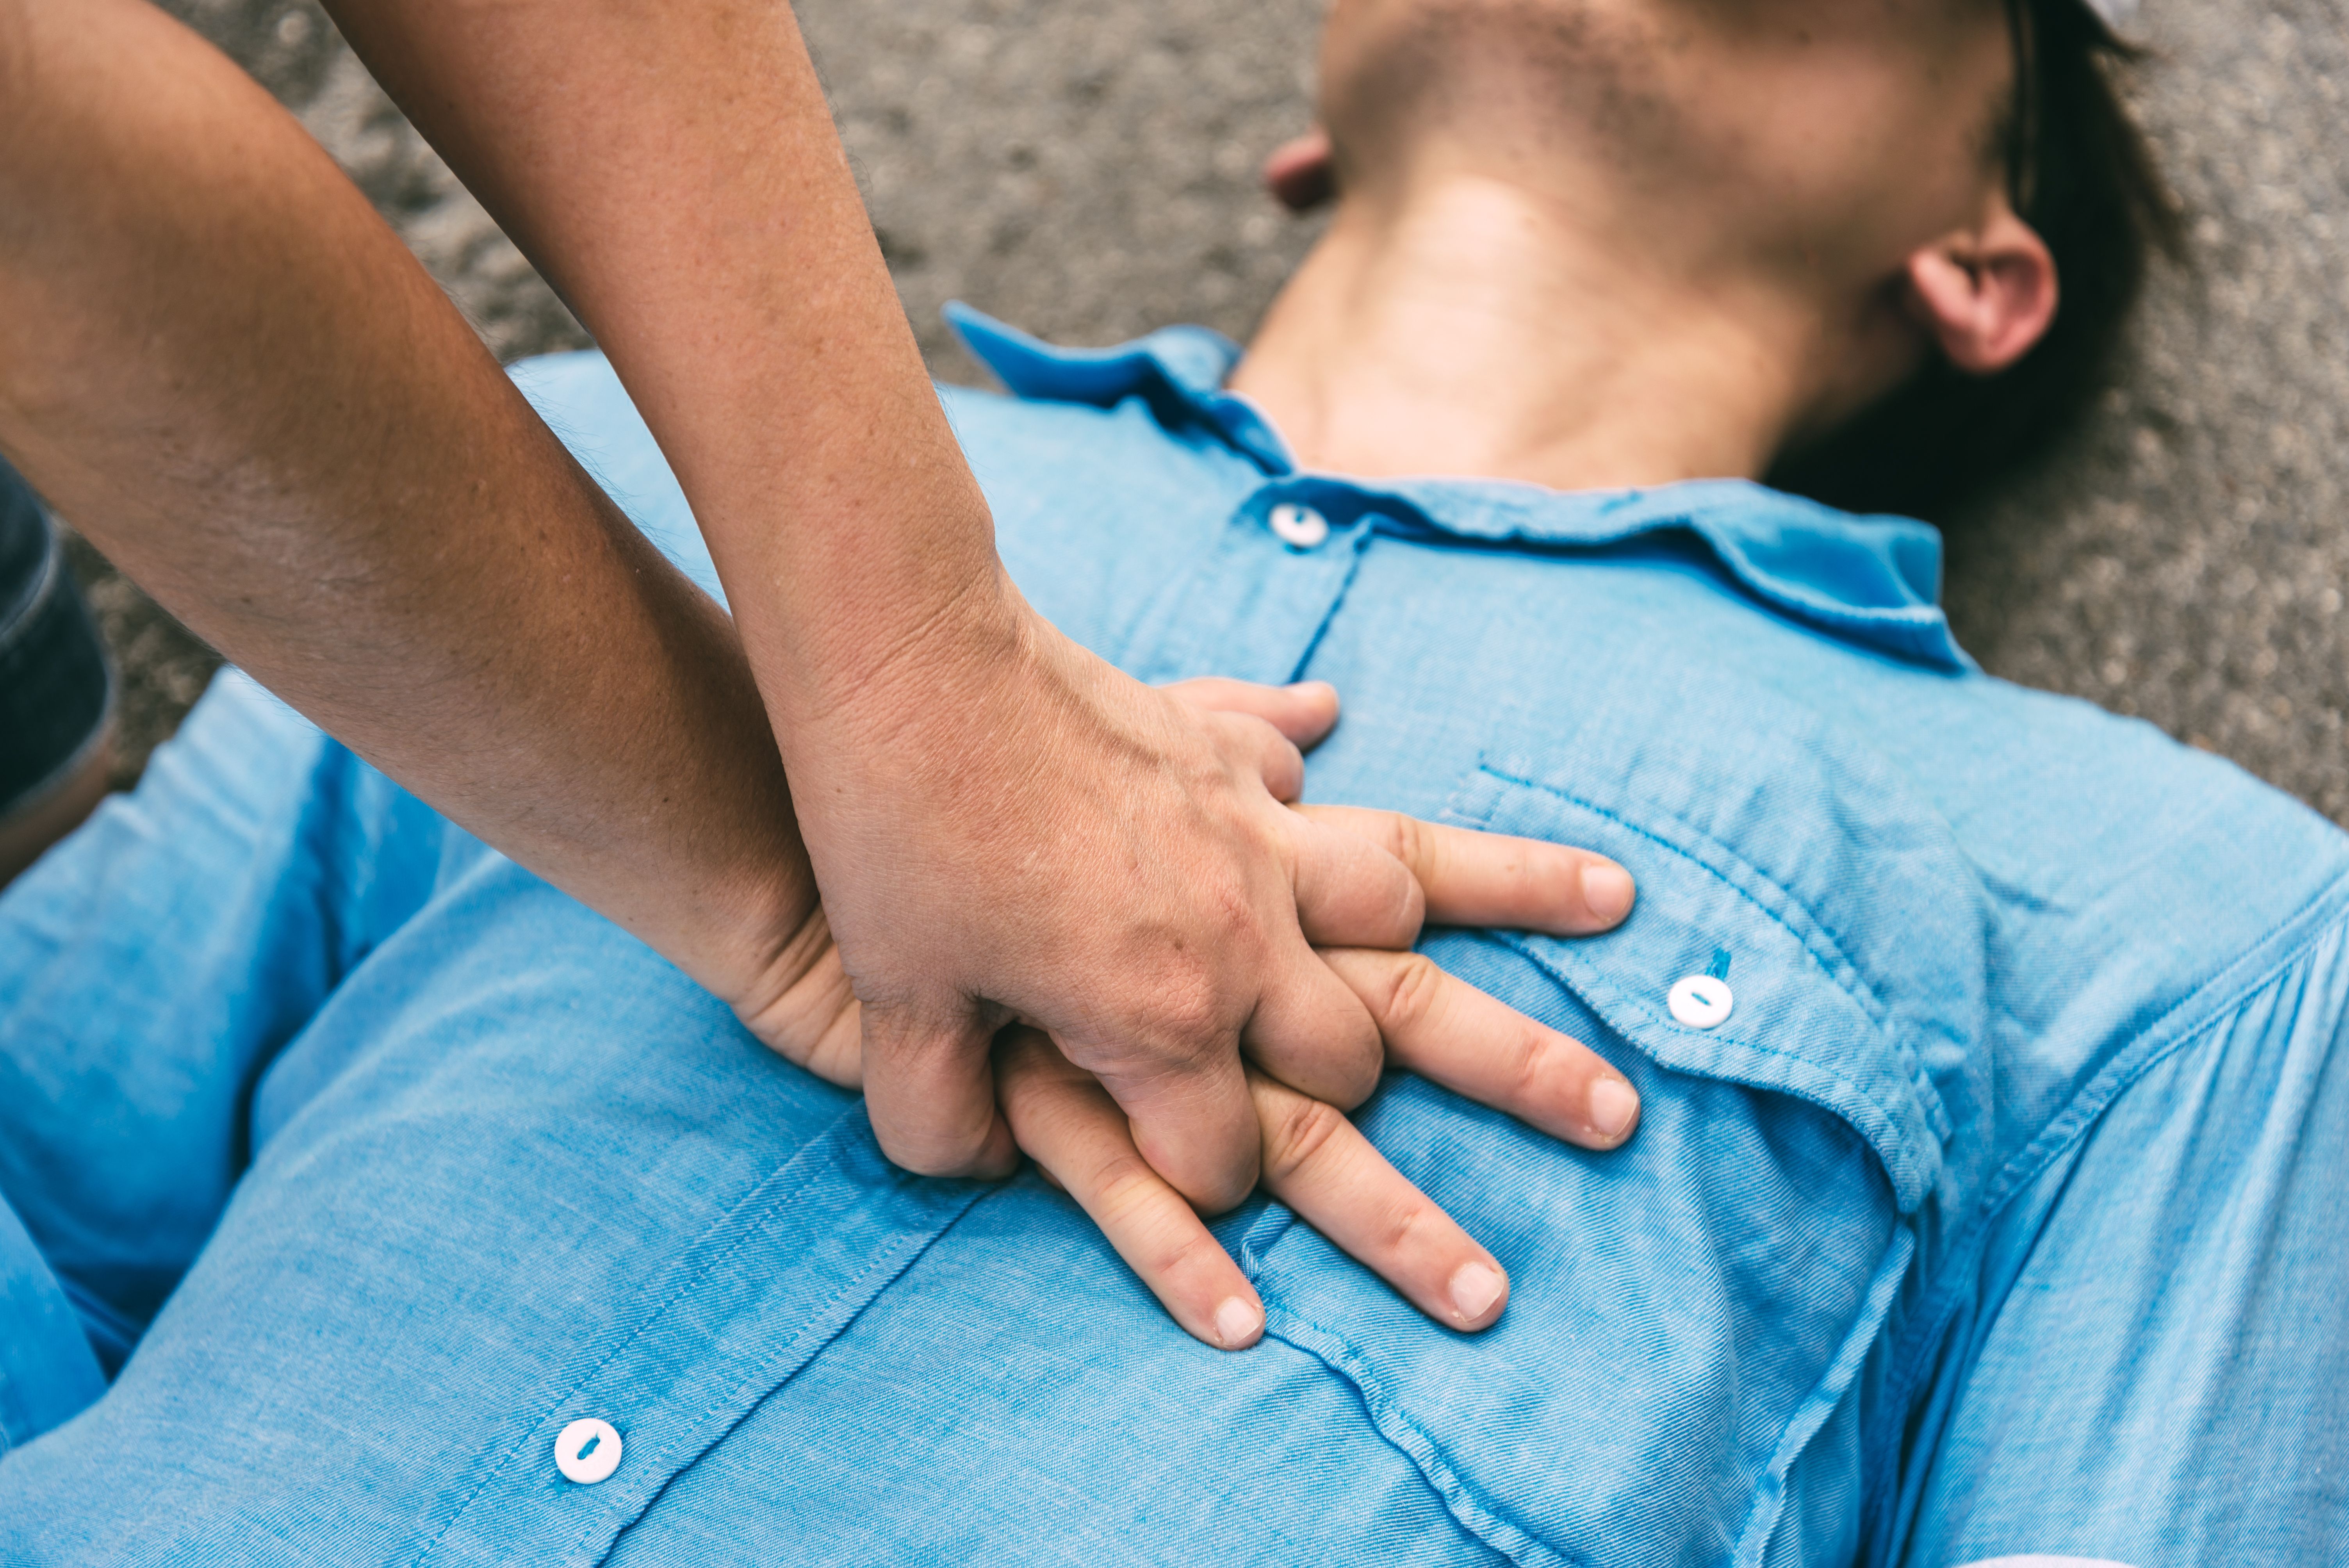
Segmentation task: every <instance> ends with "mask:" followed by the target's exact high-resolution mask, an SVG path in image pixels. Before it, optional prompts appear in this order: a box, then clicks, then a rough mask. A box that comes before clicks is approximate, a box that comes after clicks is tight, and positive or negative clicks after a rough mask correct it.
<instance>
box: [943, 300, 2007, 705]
mask: <svg viewBox="0 0 2349 1568" xmlns="http://www.w3.org/2000/svg"><path fill="white" fill-rule="evenodd" d="M946 316H947V325H950V326H951V327H953V328H954V330H955V331H956V333H957V334H958V335H960V336H961V338H962V340H963V342H964V344H965V345H966V346H968V348H969V349H970V351H971V353H972V354H974V355H976V356H978V359H979V360H980V362H981V363H983V364H984V365H986V366H987V367H988V369H989V370H991V371H993V372H994V373H995V375H996V376H997V377H998V378H999V379H1000V380H1001V381H1002V383H1003V385H1004V386H1005V387H1007V388H1009V390H1010V391H1011V392H1012V394H1013V395H1014V396H1016V397H1023V398H1029V399H1032V400H1037V401H1043V402H1059V403H1089V404H1092V405H1094V406H1096V407H1112V406H1114V405H1115V404H1117V403H1119V402H1122V401H1123V400H1124V399H1125V398H1127V397H1140V398H1142V399H1143V402H1144V403H1145V404H1147V405H1148V406H1149V407H1150V409H1151V412H1152V413H1153V414H1154V416H1156V418H1158V420H1159V422H1160V423H1161V424H1162V425H1164V426H1166V427H1168V428H1180V427H1183V426H1186V425H1187V426H1195V427H1202V428H1206V430H1208V431H1210V432H1212V433H1213V434H1214V435H1215V436H1216V437H1217V438H1220V439H1221V440H1223V441H1224V442H1225V443H1226V444H1227V445H1228V446H1229V447H1230V448H1231V449H1233V450H1234V451H1236V452H1237V453H1239V454H1240V455H1241V456H1243V457H1245V458H1247V459H1248V460H1249V461H1250V462H1252V463H1254V464H1255V465H1256V466H1257V468H1258V469H1261V470H1263V472H1264V474H1265V475H1266V477H1267V479H1268V480H1269V481H1270V482H1269V483H1268V484H1267V485H1266V486H1265V487H1264V488H1263V489H1262V490H1259V492H1258V493H1257V497H1256V498H1254V500H1252V501H1251V503H1250V504H1251V505H1252V506H1256V507H1259V508H1266V509H1268V508H1269V507H1271V506H1273V505H1277V504H1279V503H1281V502H1284V501H1290V502H1296V503H1299V504H1302V505H1308V506H1311V507H1313V508H1315V509H1316V510H1318V511H1321V512H1322V513H1323V514H1324V515H1325V516H1327V517H1328V519H1329V521H1330V522H1331V523H1332V524H1335V525H1343V524H1345V523H1347V522H1349V521H1352V520H1353V519H1355V518H1358V517H1360V516H1361V514H1363V513H1365V512H1369V511H1377V512H1380V513H1381V514H1382V515H1384V516H1386V517H1389V518H1391V519H1392V520H1393V521H1395V522H1396V523H1397V524H1398V525H1400V526H1401V527H1402V528H1404V529H1406V530H1409V531H1425V532H1426V533H1429V534H1432V535H1444V536H1449V537H1452V538H1455V539H1461V540H1468V541H1474V542H1478V543H1484V544H1503V545H1506V544H1520V545H1525V546H1528V547H1534V548H1540V547H1551V548H1556V547H1561V546H1576V545H1578V546H1583V547H1586V548H1588V547H1593V546H1600V545H1608V544H1616V543H1620V542H1624V541H1626V540H1630V539H1635V538H1638V537H1639V536H1640V535H1642V534H1649V533H1657V532H1661V531H1666V530H1671V529H1683V530H1686V531H1690V532H1692V533H1694V534H1695V535H1696V536H1697V537H1698V538H1700V539H1702V541H1703V542H1705V543H1706V545H1707V546H1709V547H1710V548H1711V549H1712V551H1713V554H1714V555H1715V556H1717V557H1718V558H1719V559H1720V561H1721V563H1722V565H1723V567H1724V568H1726V569H1727V570H1728V572H1729V573H1730V574H1731V575H1732V576H1733V577H1734V578H1736V579H1737V581H1738V582H1739V583H1742V584H1744V587H1745V588H1746V589H1747V590H1748V591H1749V592H1751V593H1754V595H1755V596H1756V597H1757V598H1759V599H1761V600H1762V601H1764V603H1768V604H1769V605H1771V606H1772V607H1774V608H1775V609H1776V610H1778V611H1779V612H1780V613H1781V614H1785V615H1787V616H1789V617H1790V618H1792V619H1794V620H1797V621H1800V622H1802V623H1803V624H1806V625H1808V626H1812V627H1815V628H1816V629H1817V630H1819V631H1823V632H1826V633H1828V634H1831V635H1834V636H1836V637H1838V638H1841V639H1843V640H1845V641H1847V642H1851V643H1856V644H1858V645H1862V646H1865V647H1868V648H1872V649H1875V650H1877V651H1878V652H1880V653H1886V654H1890V655H1893V656H1895V657H1897V658H1902V659H1907V660H1910V661H1913V662H1915V663H1919V664H1923V665H1932V666H1935V667H1938V668H1941V669H1946V670H1966V669H1971V668H1973V667H1974V664H1973V661H1972V660H1971V659H1970V658H1968V657H1967V656H1966V655H1965V653H1964V651H1963V650H1962V649H1961V648H1960V647H1959V646H1958V645H1957V640H1956V638H1955V637H1954V636H1952V635H1951V632H1950V624H1949V619H1948V617H1947V616H1945V615H1944V614H1942V612H1941V607H1940V587H1941V536H1940V533H1939V532H1938V531H1935V530H1934V529H1933V528H1931V527H1930V525H1928V524H1926V523H1922V522H1918V521H1913V520H1911V519H1909V518H1901V517H1855V516H1853V515H1851V514H1850V513H1847V512H1841V511H1835V510H1834V509H1833V508H1831V507H1825V506H1821V505H1819V504H1817V503H1816V502H1815V501H1808V500H1802V499H1801V498H1799V497H1796V496H1790V495H1785V494H1783V493H1781V492H1779V491H1777V490H1769V489H1767V488H1765V487H1764V486H1761V485H1757V484H1754V483H1752V482H1750V481H1748V480H1692V481H1690V482H1687V483H1682V484H1672V485H1663V486H1660V487H1658V488H1656V489H1653V490H1574V491H1564V490H1547V489H1544V488H1543V487H1541V486H1539V485H1532V484H1524V483H1519V482H1516V481H1513V480H1449V479H1412V480H1381V481H1379V482H1377V483H1375V484H1371V483H1364V482H1359V481H1355V480H1347V479H1344V478H1341V477H1340V476H1337V475H1332V474H1315V473H1309V472H1307V471H1304V470H1302V469H1299V467H1298V465H1297V461H1296V459H1295V457H1294V455H1293V454H1291V452H1290V451H1289V449H1288V442H1286V441H1284V440H1283V439H1282V438H1281V436H1280V432H1279V431H1278V429H1276V428H1274V427H1273V424H1272V422H1271V421H1270V420H1269V419H1268V418H1265V416H1264V415H1263V413H1262V412H1261V411H1260V410H1258V409H1257V407H1256V406H1255V405H1254V404H1252V403H1250V402H1249V401H1248V400H1247V398H1245V397H1240V396H1238V395H1237V394H1236V393H1231V392H1226V390H1224V380H1225V377H1227V376H1228V375H1229V374H1230V373H1231V368H1232V366H1234V365H1235V364H1237V362H1238V360H1239V356H1240V351H1239V347H1238V346H1237V344H1235V343H1233V342H1232V340H1231V339H1229V338H1227V337H1226V336H1224V335H1222V334H1221V333H1217V332H1211V331H1209V330H1208V329H1207V328H1206V327H1202V326H1170V327H1165V328H1162V329H1161V330H1159V331H1157V332H1154V333H1151V334H1150V335H1148V336H1146V337H1138V338H1135V339H1134V340H1133V342H1131V343H1125V344H1121V345H1119V346H1116V347H1114V348H1056V347H1054V346H1051V345H1050V344H1048V343H1045V342H1042V341H1041V340H1040V339H1038V338H1035V337H1032V336H1030V335H1028V334H1027V333H1024V332H1021V331H1019V330H1018V329H1017V328H1015V327H1011V326H1007V325H1004V324H1003V323H1001V322H999V321H997V320H995V319H994V318H993V317H991V316H988V315H983V314H982V313H980V312H978V311H976V310H973V309H971V308H970V307H969V306H968V305H966V304H961V303H960V302H957V303H955V304H949V305H947V310H946Z"/></svg>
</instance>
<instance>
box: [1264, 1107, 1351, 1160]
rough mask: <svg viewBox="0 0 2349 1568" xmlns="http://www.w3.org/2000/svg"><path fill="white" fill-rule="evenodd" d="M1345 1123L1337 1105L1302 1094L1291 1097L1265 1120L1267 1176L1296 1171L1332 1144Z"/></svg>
mask: <svg viewBox="0 0 2349 1568" xmlns="http://www.w3.org/2000/svg"><path fill="white" fill-rule="evenodd" d="M1345 1125H1346V1119H1345V1117H1344V1116H1343V1115H1341V1114H1340V1112H1339V1110H1338V1109H1337V1108H1336V1107H1335V1106H1332V1105H1328V1104H1325V1103H1323V1102H1322V1101H1320V1100H1318V1099H1307V1098H1306V1097H1305V1096H1303V1095H1301V1094H1291V1095H1289V1096H1288V1097H1287V1099H1286V1102H1285V1103H1283V1104H1282V1105H1280V1106H1279V1107H1278V1108H1277V1109H1276V1110H1275V1111H1274V1114H1273V1116H1272V1119H1270V1120H1269V1121H1268V1122H1267V1123H1266V1124H1265V1129H1264V1173H1265V1179H1266V1180H1267V1181H1271V1182H1280V1181H1287V1180H1288V1178H1290V1177H1292V1176H1294V1175H1296V1174H1297V1172H1298V1171H1301V1170H1303V1169H1304V1168H1305V1167H1306V1166H1307V1165H1309V1164H1310V1163H1312V1161H1314V1159H1315V1158H1316V1157H1317V1156H1319V1154H1320V1153H1321V1151H1322V1150H1325V1149H1327V1148H1329V1146H1330V1140H1333V1139H1335V1138H1336V1137H1337V1136H1338V1134H1339V1132H1340V1130H1341V1129H1343V1128H1344V1127H1345Z"/></svg>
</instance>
